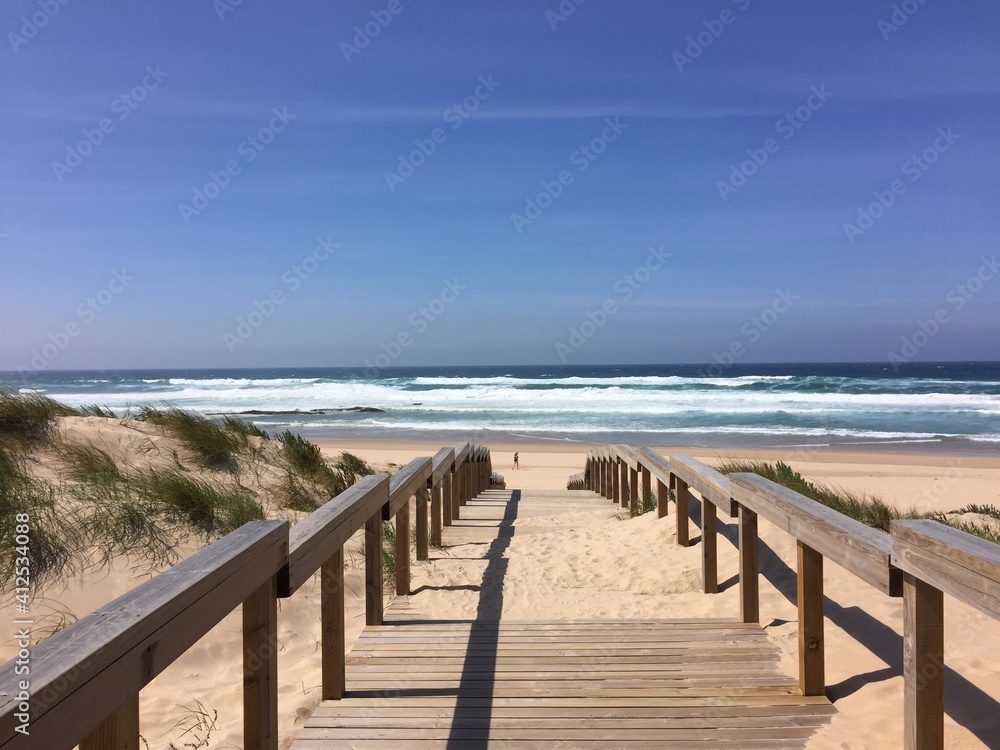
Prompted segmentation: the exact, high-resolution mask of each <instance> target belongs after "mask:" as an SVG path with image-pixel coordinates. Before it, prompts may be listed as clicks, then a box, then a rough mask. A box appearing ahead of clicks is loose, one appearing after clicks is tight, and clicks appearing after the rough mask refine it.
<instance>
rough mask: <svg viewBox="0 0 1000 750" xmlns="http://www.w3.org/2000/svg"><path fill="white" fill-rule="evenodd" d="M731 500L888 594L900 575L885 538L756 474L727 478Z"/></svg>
mask: <svg viewBox="0 0 1000 750" xmlns="http://www.w3.org/2000/svg"><path fill="white" fill-rule="evenodd" d="M729 481H730V486H731V487H732V493H733V498H734V499H735V500H736V502H737V503H739V504H740V505H741V506H743V507H745V508H749V509H750V510H752V511H753V512H754V513H756V514H758V515H759V516H761V517H763V518H765V519H767V520H768V521H770V522H771V523H773V524H774V525H775V526H777V527H779V528H781V529H784V530H785V531H787V532H788V533H789V534H791V535H792V536H793V537H795V538H796V539H797V540H798V541H800V542H802V543H803V544H806V545H808V546H809V547H811V548H812V549H814V550H816V551H817V552H819V553H820V554H822V555H823V556H824V557H828V558H830V559H831V560H833V561H834V562H835V563H837V564H838V565H840V566H841V567H843V568H846V569H847V570H849V571H850V572H852V573H854V575H856V576H857V577H858V578H860V579H861V580H862V581H864V582H865V583H867V584H869V585H871V586H874V587H875V588H877V589H878V590H879V591H881V592H882V593H883V594H888V595H889V596H901V595H902V574H901V573H900V571H899V570H897V569H896V568H893V567H892V565H891V564H890V562H889V555H890V551H891V545H890V541H889V535H888V534H886V533H884V532H882V531H879V530H878V529H873V528H872V527H871V526H866V525H865V524H863V523H861V521H857V520H855V519H853V518H850V517H848V516H845V515H844V514H843V513H838V512H837V511H835V510H833V509H832V508H829V507H827V506H826V505H823V504H822V503H820V502H817V501H815V500H813V499H811V498H808V497H805V496H804V495H800V494H799V493H797V492H794V491H792V490H790V489H788V488H787V487H783V486H782V485H780V484H777V483H776V482H772V481H771V480H770V479H765V478H763V477H761V476H758V475H757V474H730V475H729Z"/></svg>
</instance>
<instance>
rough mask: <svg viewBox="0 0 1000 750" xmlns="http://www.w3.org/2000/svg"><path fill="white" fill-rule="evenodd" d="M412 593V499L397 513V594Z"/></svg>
mask: <svg viewBox="0 0 1000 750" xmlns="http://www.w3.org/2000/svg"><path fill="white" fill-rule="evenodd" d="M409 593H410V501H409V500H407V501H406V502H405V503H403V507H402V508H400V509H399V512H398V513H397V514H396V596H406V595H407V594H409Z"/></svg>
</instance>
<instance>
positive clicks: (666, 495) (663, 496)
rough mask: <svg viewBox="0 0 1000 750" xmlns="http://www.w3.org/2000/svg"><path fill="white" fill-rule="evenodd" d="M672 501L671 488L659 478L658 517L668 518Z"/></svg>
mask: <svg viewBox="0 0 1000 750" xmlns="http://www.w3.org/2000/svg"><path fill="white" fill-rule="evenodd" d="M669 502H670V490H669V489H668V487H667V485H665V484H664V483H663V482H661V481H660V480H659V479H657V480H656V517H657V518H666V517H667V506H668V505H669Z"/></svg>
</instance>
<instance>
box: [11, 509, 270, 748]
mask: <svg viewBox="0 0 1000 750" xmlns="http://www.w3.org/2000/svg"><path fill="white" fill-rule="evenodd" d="M287 554H288V524H287V523H286V522H279V521H255V522H252V523H249V524H246V525H244V526H242V527H241V528H239V529H237V530H236V531H234V532H232V533H231V534H228V535H227V536H225V537H223V538H222V539H220V540H219V541H217V542H215V543H214V544H211V545H209V546H208V547H206V548H204V549H202V550H200V551H199V552H196V553H195V554H194V555H192V556H191V557H189V558H188V559H187V560H184V561H182V562H180V563H178V564H177V565H175V566H174V567H172V568H170V569H169V570H167V571H164V572H163V573H160V574H159V575H157V576H156V577H155V578H153V579H151V580H150V581H147V582H146V583H144V584H142V585H140V586H138V587H137V588H135V589H133V590H132V591H130V592H129V593H127V594H125V595H124V596H121V597H119V598H118V599H116V600H114V601H113V602H110V603H109V604H107V605H105V606H103V607H100V608H99V609H97V610H96V611H94V612H93V613H91V614H90V615H87V616H86V617H84V618H82V619H81V620H79V621H78V622H76V623H74V624H72V625H70V626H69V627H68V628H66V629H65V630H62V631H60V632H59V633H56V634H55V635H53V636H51V637H49V638H47V639H46V640H45V641H43V642H42V643H40V644H38V645H37V646H35V647H34V649H33V651H32V677H33V680H32V688H33V696H32V698H33V700H32V713H33V716H32V722H31V736H30V738H28V737H25V736H24V735H21V734H18V733H16V732H15V731H14V726H15V723H16V722H15V719H14V716H13V714H14V712H15V710H16V707H17V691H16V686H17V676H16V675H15V673H14V667H15V664H14V662H8V663H7V664H6V665H4V667H3V668H2V670H0V699H2V701H3V708H2V709H0V738H2V741H3V742H4V744H3V745H2V747H4V748H22V747H24V748H28V747H45V748H59V747H72V746H73V745H75V744H77V743H79V742H80V741H81V740H82V739H83V738H84V737H86V736H87V735H89V734H90V733H91V732H93V731H94V730H95V729H96V728H97V727H98V726H99V725H100V724H101V723H102V722H103V721H104V719H105V717H107V716H109V715H111V714H112V713H113V712H115V711H116V710H117V709H118V707H119V706H121V705H123V704H124V703H125V702H126V701H127V700H130V699H131V697H132V696H133V695H135V694H136V693H138V691H139V690H140V689H141V688H142V687H144V686H145V685H146V684H148V683H149V682H150V681H151V680H152V679H153V678H154V677H156V675H158V674H160V673H161V672H162V671H163V670H164V669H166V667H167V666H169V665H170V664H171V663H172V662H173V661H174V660H176V659H177V657H179V656H180V655H181V654H183V653H184V652H185V651H186V650H187V649H188V648H190V646H191V645H193V644H194V643H195V642H196V641H197V640H198V639H199V638H201V637H202V636H203V635H204V634H205V633H206V632H208V630H210V629H211V628H212V627H213V626H215V625H216V624H217V623H218V622H220V621H221V620H222V618H224V617H225V616H226V615H228V614H229V613H230V612H232V611H233V610H234V609H236V607H238V606H239V605H240V603H241V602H242V601H243V600H245V599H246V598H247V597H249V596H250V595H251V594H252V593H253V592H254V591H256V590H257V589H259V588H260V586H261V585H262V583H264V582H265V581H267V580H270V579H271V578H272V577H273V576H274V575H275V574H276V573H277V572H278V570H279V569H280V568H281V567H282V566H283V565H284V564H285V561H286V559H287Z"/></svg>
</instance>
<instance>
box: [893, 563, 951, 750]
mask: <svg viewBox="0 0 1000 750" xmlns="http://www.w3.org/2000/svg"><path fill="white" fill-rule="evenodd" d="M903 747H904V748H905V749H906V750H941V748H943V747H944V596H943V594H942V593H941V591H939V590H938V589H936V588H934V586H932V585H931V584H929V583H927V582H926V581H921V580H920V579H919V578H917V577H915V576H912V575H910V574H909V573H904V574H903Z"/></svg>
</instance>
